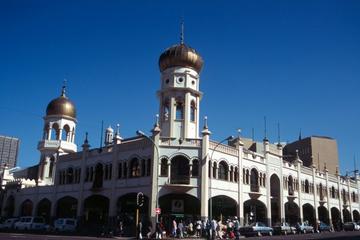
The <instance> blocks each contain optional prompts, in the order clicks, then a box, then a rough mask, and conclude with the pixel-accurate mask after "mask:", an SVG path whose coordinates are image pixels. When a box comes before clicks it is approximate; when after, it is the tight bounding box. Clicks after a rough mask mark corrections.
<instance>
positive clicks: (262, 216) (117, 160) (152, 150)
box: [2, 66, 360, 224]
mask: <svg viewBox="0 0 360 240" xmlns="http://www.w3.org/2000/svg"><path fill="white" fill-rule="evenodd" d="M160 82H161V84H160V86H161V88H160V91H159V92H158V96H159V101H160V110H159V113H160V116H159V122H158V123H156V124H155V127H154V129H153V134H152V136H151V137H150V139H149V138H147V137H144V136H138V137H133V138H128V139H122V138H121V137H120V134H119V129H118V130H117V133H116V134H115V136H114V135H113V130H112V129H110V128H109V129H107V130H106V135H105V136H106V146H105V147H103V148H101V149H97V148H96V149H91V148H90V145H89V143H88V139H87V137H86V140H85V142H84V144H83V146H82V151H80V152H77V147H76V145H75V143H74V138H75V128H76V119H72V118H67V117H64V116H58V117H48V116H47V117H45V118H44V119H45V123H44V126H45V127H44V138H43V139H42V140H41V141H40V142H39V146H38V149H39V151H40V153H41V157H40V163H39V175H38V179H37V184H36V185H34V184H32V185H26V186H25V185H24V184H22V183H21V180H18V184H14V183H13V184H12V185H11V184H10V185H9V186H8V187H7V191H6V195H5V201H4V204H3V207H2V215H3V216H20V215H28V214H31V215H44V216H45V217H46V218H47V219H48V220H50V219H52V218H55V217H77V218H79V219H80V222H82V223H83V224H86V223H89V222H108V223H114V222H115V221H116V219H119V218H126V219H129V222H131V219H133V218H132V217H131V216H132V215H133V214H134V211H135V202H136V194H137V193H138V192H143V193H144V195H145V204H144V207H143V208H142V209H141V213H142V216H143V217H144V218H147V217H148V218H149V219H151V220H152V221H155V219H156V213H155V210H156V208H161V215H160V217H162V219H163V221H165V222H168V221H169V219H171V218H173V217H178V218H187V219H195V218H201V219H208V218H209V217H213V218H222V217H227V216H239V217H240V220H241V223H242V224H245V223H247V222H249V221H253V220H259V221H264V222H266V223H267V224H274V223H275V222H278V221H284V220H286V221H288V222H297V221H305V220H308V221H309V222H310V223H315V221H317V220H322V221H324V222H329V223H334V224H335V223H336V222H338V221H343V222H344V221H348V220H350V219H354V220H360V202H359V189H360V188H359V177H358V176H356V177H355V178H349V177H342V176H340V175H332V174H329V173H328V171H327V170H326V169H317V168H316V167H312V168H308V167H305V166H303V165H302V161H301V159H299V157H295V158H294V161H293V162H291V163H290V162H288V161H285V160H283V155H282V152H283V151H282V147H283V146H281V145H274V144H270V143H269V142H268V141H267V140H264V141H263V142H262V143H261V144H263V148H262V150H260V151H257V152H253V151H250V150H248V149H246V148H244V145H243V143H242V141H241V138H240V137H238V138H236V139H234V140H232V141H230V143H228V144H221V143H218V142H214V141H212V140H210V136H211V132H210V131H209V129H208V127H207V124H206V123H205V124H204V125H205V126H204V127H202V129H199V111H200V99H201V95H202V93H201V92H200V91H199V86H200V85H199V82H200V78H199V72H197V71H195V70H194V69H193V68H190V67H186V66H185V67H184V66H175V67H170V68H167V69H165V70H164V71H162V74H161V77H160ZM54 126H55V127H56V129H58V132H57V135H56V136H55V135H54V134H51V132H52V131H51V129H53V128H54ZM66 126H67V127H66ZM65 128H66V129H67V131H66V134H65V138H63V139H62V138H61V137H60V136H61V135H62V131H64V129H65ZM200 130H202V131H201V135H199V132H200ZM110 138H113V140H111V139H110ZM50 160H52V161H54V162H53V164H50ZM24 182H25V181H24ZM19 188H20V189H19ZM9 199H10V200H13V201H14V204H11V201H10V200H9ZM10 205H11V206H10ZM210 209H211V210H210ZM10 210H11V211H10ZM209 215H210V216H209ZM129 224H130V223H129Z"/></svg>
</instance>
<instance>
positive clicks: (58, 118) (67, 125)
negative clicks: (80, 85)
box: [38, 84, 77, 185]
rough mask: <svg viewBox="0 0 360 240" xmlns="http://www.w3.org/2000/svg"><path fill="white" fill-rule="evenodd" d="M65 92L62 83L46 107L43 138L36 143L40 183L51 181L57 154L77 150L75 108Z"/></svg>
mask: <svg viewBox="0 0 360 240" xmlns="http://www.w3.org/2000/svg"><path fill="white" fill-rule="evenodd" d="M65 93H66V86H65V84H64V86H63V87H62V91H61V95H60V96H59V97H58V98H55V99H53V100H51V101H50V103H49V104H48V106H47V108H46V115H45V117H44V131H43V139H42V140H41V141H39V144H38V150H39V151H40V153H41V157H40V163H39V172H38V183H39V184H40V185H47V184H52V183H53V173H54V172H55V169H54V168H55V166H56V161H57V158H58V156H59V155H62V154H67V153H72V152H76V151H77V146H76V144H75V129H76V122H77V120H76V109H75V105H74V104H73V103H72V102H71V101H70V99H69V98H68V97H67V96H66V94H65Z"/></svg>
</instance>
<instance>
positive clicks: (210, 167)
mask: <svg viewBox="0 0 360 240" xmlns="http://www.w3.org/2000/svg"><path fill="white" fill-rule="evenodd" d="M211 169H212V165H211V161H209V178H211Z"/></svg>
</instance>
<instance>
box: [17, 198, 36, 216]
mask: <svg viewBox="0 0 360 240" xmlns="http://www.w3.org/2000/svg"><path fill="white" fill-rule="evenodd" d="M20 209H21V211H20V215H21V216H32V210H33V202H32V201H31V200H29V199H26V200H25V201H24V202H23V203H22V204H21V208H20Z"/></svg>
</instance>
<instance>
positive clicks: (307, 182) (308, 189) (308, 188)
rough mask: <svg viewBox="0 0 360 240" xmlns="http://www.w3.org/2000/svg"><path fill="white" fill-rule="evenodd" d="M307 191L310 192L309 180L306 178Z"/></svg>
mask: <svg viewBox="0 0 360 240" xmlns="http://www.w3.org/2000/svg"><path fill="white" fill-rule="evenodd" d="M305 192H306V193H310V187H309V181H308V180H307V179H306V180H305Z"/></svg>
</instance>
